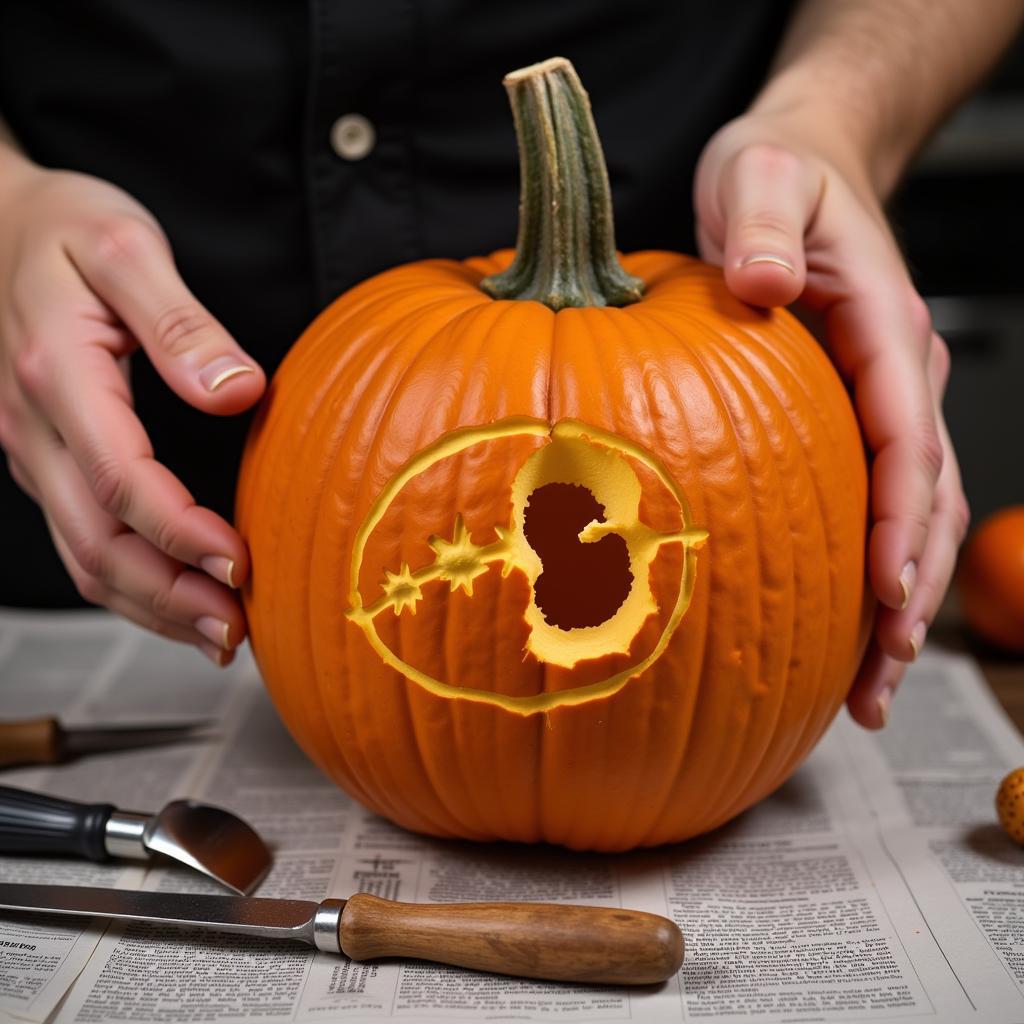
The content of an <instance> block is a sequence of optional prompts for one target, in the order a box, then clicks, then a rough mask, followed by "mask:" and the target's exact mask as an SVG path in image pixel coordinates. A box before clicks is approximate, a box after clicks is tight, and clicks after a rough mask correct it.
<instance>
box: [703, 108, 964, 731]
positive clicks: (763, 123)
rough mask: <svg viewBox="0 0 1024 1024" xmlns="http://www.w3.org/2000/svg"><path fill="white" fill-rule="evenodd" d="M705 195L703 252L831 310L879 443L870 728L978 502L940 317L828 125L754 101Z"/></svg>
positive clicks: (779, 296) (734, 276)
mask: <svg viewBox="0 0 1024 1024" xmlns="http://www.w3.org/2000/svg"><path fill="white" fill-rule="evenodd" d="M694 198H695V205H696V214H697V224H698V243H699V245H700V248H701V254H702V255H703V256H704V258H705V259H707V260H709V261H710V262H712V263H716V264H719V265H721V266H722V268H723V270H724V273H725V280H726V283H727V285H728V286H729V288H730V290H731V291H732V292H733V293H734V294H735V295H736V296H737V297H739V298H740V299H743V300H744V301H746V302H749V303H751V304H753V305H758V306H777V305H784V304H787V303H791V302H795V301H796V300H798V299H799V300H800V303H801V305H803V306H806V307H807V308H809V309H810V310H812V311H813V312H814V313H815V314H816V315H817V316H818V317H819V318H820V320H821V321H822V324H823V327H824V332H825V336H826V344H827V347H828V350H829V352H830V354H831V356H832V359H833V362H834V363H835V365H836V366H837V368H838V370H839V372H840V374H841V375H842V377H843V378H844V380H845V381H846V382H847V383H848V384H849V385H850V386H851V387H852V391H853V400H854V405H855V408H856V411H857V416H858V419H859V420H860V424H861V428H862V431H863V434H864V437H865V440H866V442H867V445H868V448H869V449H870V453H871V457H872V463H871V481H870V494H871V519H872V525H871V532H870V537H869V545H868V571H869V579H870V582H871V587H872V589H873V590H874V592H875V594H876V595H877V597H878V600H879V602H880V605H879V611H878V616H877V619H876V622H875V628H874V633H873V636H872V639H871V643H870V646H869V648H868V651H867V654H866V656H865V659H864V661H863V663H862V665H861V668H860V671H859V674H858V676H857V679H856V681H855V682H854V685H853V688H852V689H851V691H850V694H849V697H848V699H847V704H848V706H849V709H850V713H851V714H852V716H853V717H854V718H855V719H856V720H857V721H858V722H859V723H860V724H861V725H864V726H866V727H868V728H879V727H881V726H883V725H884V724H885V721H886V718H887V716H888V712H889V706H890V703H891V700H892V695H893V693H894V692H895V690H896V688H897V686H898V685H899V681H900V679H901V678H902V676H903V673H904V671H905V668H906V663H907V662H910V661H913V659H914V658H915V657H916V656H917V654H918V652H919V651H920V649H921V646H922V645H923V643H924V639H925V635H926V633H927V630H928V627H929V626H930V624H931V622H932V620H933V619H934V617H935V614H936V612H937V611H938V608H939V605H940V603H941V601H942V598H943V596H944V594H945V592H946V589H947V587H948V585H949V581H950V578H951V576H952V573H953V568H954V565H955V561H956V553H957V549H958V547H959V545H960V542H961V541H962V540H963V537H964V534H965V533H966V530H967V524H968V519H969V512H968V506H967V501H966V499H965V497H964V493H963V488H962V486H961V483H960V472H959V469H958V467H957V462H956V456H955V454H954V452H953V447H952V444H951V442H950V438H949V433H948V431H947V430H946V425H945V422H944V420H943V415H942V396H943V393H944V391H945V387H946V381H947V378H948V375H949V352H948V349H947V348H946V346H945V344H944V342H943V341H942V339H941V338H939V336H938V335H937V334H936V333H935V332H934V331H933V330H932V326H931V319H930V316H929V313H928V309H927V307H926V305H925V303H924V300H923V299H922V298H921V297H920V296H919V295H918V294H917V292H916V291H915V289H914V286H913V284H912V282H911V280H910V276H909V273H908V271H907V268H906V265H905V264H904V261H903V259H902V256H901V255H900V252H899V248H898V247H897V245H896V242H895V240H894V238H893V236H892V233H891V231H890V230H889V227H888V224H887V222H886V219H885V215H884V213H883V211H882V207H881V204H880V202H879V200H878V198H877V197H876V195H875V193H874V190H873V189H872V187H871V184H870V180H869V175H868V172H867V169H866V167H864V166H863V162H862V161H860V160H859V159H858V156H857V154H855V153H854V152H853V151H852V149H851V148H849V146H848V144H847V143H845V142H844V140H842V139H841V138H836V137H834V135H833V134H832V133H830V131H829V130H828V127H827V126H823V125H820V124H818V125H813V124H808V123H807V120H806V119H805V118H803V119H801V118H799V117H797V116H796V115H794V114H792V113H788V112H782V113H775V114H766V113H752V114H748V115H745V116H744V117H741V118H738V119H737V120H735V121H732V122H730V123H729V124H727V125H726V126H725V127H724V128H722V129H721V130H720V131H719V132H718V133H717V134H716V135H715V136H714V137H713V138H712V139H711V141H710V142H709V143H708V146H707V147H706V148H705V150H704V153H703V155H702V157H701V161H700V164H699V166H698V169H697V176H696V181H695V190H694Z"/></svg>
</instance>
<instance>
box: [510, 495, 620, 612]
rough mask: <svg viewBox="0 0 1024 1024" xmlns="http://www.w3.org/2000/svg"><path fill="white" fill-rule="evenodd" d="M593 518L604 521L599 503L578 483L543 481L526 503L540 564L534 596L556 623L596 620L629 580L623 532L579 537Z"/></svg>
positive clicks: (616, 604)
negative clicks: (587, 541) (588, 540)
mask: <svg viewBox="0 0 1024 1024" xmlns="http://www.w3.org/2000/svg"><path fill="white" fill-rule="evenodd" d="M594 520H597V521H598V522H599V523H603V522H604V521H605V516H604V506H603V505H602V504H601V503H600V502H599V501H598V500H597V499H596V498H595V497H594V495H593V494H591V493H590V491H589V490H588V489H587V488H586V487H583V486H582V485H580V484H544V486H542V487H538V488H537V490H535V491H534V492H533V493H532V494H531V495H530V499H529V502H528V503H527V506H526V510H525V513H524V522H523V532H524V533H525V535H526V540H527V542H528V543H529V545H530V547H531V548H533V550H534V551H536V552H537V555H538V556H539V557H540V560H541V562H542V563H543V565H544V571H543V572H542V573H541V574H540V576H538V577H537V582H536V583H535V584H534V587H533V592H534V600H535V601H536V602H537V607H538V608H540V610H541V612H542V613H543V615H544V618H545V620H546V621H547V622H548V623H550V624H551V625H552V626H557V627H558V628H559V629H575V628H577V627H579V626H599V625H600V624H601V623H602V622H605V621H607V620H608V619H610V618H611V617H612V616H613V615H614V614H615V613H616V611H618V609H619V608H620V607H621V605H622V602H623V601H625V600H626V598H627V597H628V596H629V591H630V588H631V587H632V586H633V574H632V573H631V572H630V571H629V549H628V548H627V547H626V542H625V541H624V540H623V539H622V537H620V536H619V535H618V534H614V533H609V534H606V535H605V536H604V537H602V538H601V539H600V540H597V541H594V542H593V543H592V544H584V543H583V542H582V541H580V539H579V532H580V530H582V529H583V528H584V527H585V526H586V525H587V524H588V523H591V522H593V521H594Z"/></svg>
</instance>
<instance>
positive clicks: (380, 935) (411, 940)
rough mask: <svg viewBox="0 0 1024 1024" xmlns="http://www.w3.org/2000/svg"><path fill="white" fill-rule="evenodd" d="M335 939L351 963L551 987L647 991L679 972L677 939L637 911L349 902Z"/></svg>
mask: <svg viewBox="0 0 1024 1024" xmlns="http://www.w3.org/2000/svg"><path fill="white" fill-rule="evenodd" d="M338 939H339V942H340V944H341V949H342V952H343V953H345V954H346V955H347V956H350V957H351V958H352V959H353V960H371V959H373V958H375V957H380V956H399V957H413V958H415V959H420V960H434V961H436V962H438V963H444V964H455V965H457V966H459V967H471V968H473V969H474V970H478V971H491V972H494V973H496V974H515V975H519V976H520V977H524V978H547V979H550V980H553V981H577V982H598V983H602V984H610V985H650V984H654V983H655V982H659V981H664V980H665V979H666V978H669V977H671V976H672V975H673V974H675V972H676V971H678V970H679V968H680V966H681V965H682V962H683V935H682V932H680V930H679V929H678V928H677V927H676V926H675V925H674V924H673V923H672V922H671V921H669V920H667V919H666V918H664V917H658V916H656V915H655V914H645V913H643V912H641V911H639V910H616V909H613V908H610V907H575V906H563V905H559V904H554V903H452V904H437V903H435V904H416V903H395V902H394V901H392V900H383V899H381V898H380V897H378V896H371V895H370V894H369V893H358V894H357V895H355V896H353V897H351V898H350V899H349V900H348V901H347V903H346V905H345V909H344V911H343V912H342V915H341V924H340V927H339V929H338Z"/></svg>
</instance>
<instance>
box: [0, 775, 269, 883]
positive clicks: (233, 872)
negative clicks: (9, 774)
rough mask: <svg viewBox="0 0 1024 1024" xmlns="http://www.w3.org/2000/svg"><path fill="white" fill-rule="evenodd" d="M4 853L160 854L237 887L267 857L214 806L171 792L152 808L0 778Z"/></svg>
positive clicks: (249, 832)
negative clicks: (79, 799) (126, 807)
mask: <svg viewBox="0 0 1024 1024" xmlns="http://www.w3.org/2000/svg"><path fill="white" fill-rule="evenodd" d="M4 853H7V854H19V855H20V854H40V853H41V854H54V853H55V854H65V855H71V856H77V857H84V858H86V859H87V860H93V861H105V860H108V859H109V858H111V857H128V858H131V859H134V860H149V859H150V857H151V856H152V855H153V854H163V855H164V856H165V857H170V858H171V859H172V860H176V861H177V862H178V863H179V864H184V865H185V866H186V867H190V868H193V869H194V870H196V871H199V872H201V873H202V874H204V875H207V876H208V877H209V878H212V879H213V880H214V881H216V882H220V883H221V885H226V886H227V887H228V888H229V889H233V890H234V891H235V892H237V893H242V894H245V893H250V892H252V891H253V890H254V889H255V888H256V886H258V885H259V884H260V882H261V881H262V880H263V878H264V876H265V875H266V873H267V871H268V870H270V865H271V861H272V858H271V855H270V851H269V850H268V849H267V847H266V845H265V844H264V842H263V840H262V839H261V838H260V837H259V835H257V834H256V832H254V831H253V829H252V828H251V827H250V826H249V825H247V824H246V823H245V822H244V821H242V819H241V818H239V817H236V816H235V815H234V814H231V813H230V812H229V811H225V810H223V809H222V808H220V807H211V806H210V805H208V804H200V803H196V802H195V801H193V800H172V801H171V802H170V803H169V804H167V806H166V807H164V809H163V810H162V811H159V812H157V813H156V814H143V813H139V812H138V811H121V810H118V809H117V808H116V807H114V806H113V804H81V803H76V802H74V801H72V800H61V799H58V798H57V797H52V796H46V795H44V794H42V793H31V792H28V791H27V790H23V789H15V788H14V787H13V786H0V854H4ZM71 891H74V890H71Z"/></svg>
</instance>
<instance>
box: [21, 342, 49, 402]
mask: <svg viewBox="0 0 1024 1024" xmlns="http://www.w3.org/2000/svg"><path fill="white" fill-rule="evenodd" d="M11 369H12V371H13V374H14V380H15V383H16V384H17V385H18V387H19V388H20V389H21V391H22V392H23V393H24V394H26V395H27V396H28V397H29V398H31V399H37V398H38V397H39V396H40V395H41V394H42V393H43V392H44V391H45V389H46V386H47V384H48V382H49V380H50V379H51V374H50V360H49V358H48V357H47V354H46V347H45V346H44V345H43V344H42V343H41V342H40V341H39V339H37V338H33V337H29V338H26V339H25V341H24V342H23V343H22V345H21V347H20V348H19V349H18V351H17V352H15V353H14V356H13V358H12V360H11Z"/></svg>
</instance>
